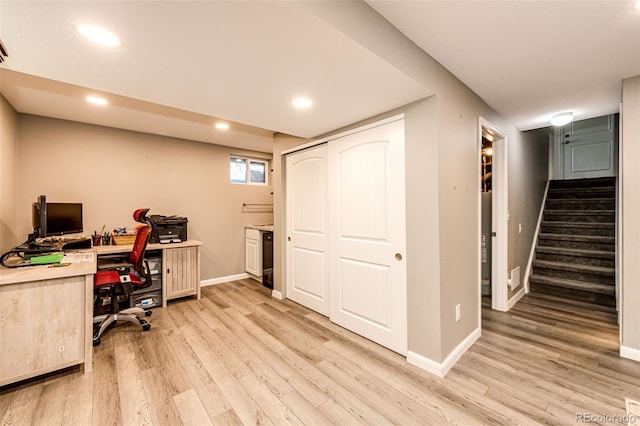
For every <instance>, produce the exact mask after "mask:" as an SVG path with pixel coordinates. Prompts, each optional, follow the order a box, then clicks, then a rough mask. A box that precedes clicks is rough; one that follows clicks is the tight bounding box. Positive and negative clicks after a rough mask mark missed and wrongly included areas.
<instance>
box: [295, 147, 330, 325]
mask: <svg viewBox="0 0 640 426" xmlns="http://www.w3.org/2000/svg"><path fill="white" fill-rule="evenodd" d="M286 173H287V178H286V203H287V206H286V216H287V226H286V229H287V240H288V241H287V243H286V244H287V249H286V250H287V254H286V265H287V266H286V269H287V270H286V279H285V280H286V287H285V290H286V297H287V298H288V299H291V300H293V301H294V302H297V303H300V304H301V305H303V306H306V307H307V308H309V309H313V310H314V311H316V312H319V313H321V314H322V315H327V316H328V315H329V260H328V250H329V233H328V227H329V221H328V218H327V185H328V177H327V144H322V145H318V146H315V147H312V148H307V149H305V150H303V151H299V152H296V153H293V154H289V155H287V157H286Z"/></svg>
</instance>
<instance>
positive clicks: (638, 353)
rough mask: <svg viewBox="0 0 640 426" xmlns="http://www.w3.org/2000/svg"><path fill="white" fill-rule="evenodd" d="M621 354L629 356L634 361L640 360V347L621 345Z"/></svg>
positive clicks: (625, 356) (623, 356)
mask: <svg viewBox="0 0 640 426" xmlns="http://www.w3.org/2000/svg"><path fill="white" fill-rule="evenodd" d="M620 356H621V357H622V358H628V359H632V360H634V361H640V349H635V348H630V347H628V346H622V345H620Z"/></svg>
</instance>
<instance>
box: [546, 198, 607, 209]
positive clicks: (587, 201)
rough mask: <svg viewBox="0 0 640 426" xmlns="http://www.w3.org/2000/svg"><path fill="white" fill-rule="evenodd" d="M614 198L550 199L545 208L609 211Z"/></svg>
mask: <svg viewBox="0 0 640 426" xmlns="http://www.w3.org/2000/svg"><path fill="white" fill-rule="evenodd" d="M615 202H616V199H615V198H552V199H549V200H547V201H546V204H545V207H546V208H549V209H553V210H611V209H612V208H615Z"/></svg>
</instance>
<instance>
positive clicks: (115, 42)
mask: <svg viewBox="0 0 640 426" xmlns="http://www.w3.org/2000/svg"><path fill="white" fill-rule="evenodd" d="M73 29H74V30H75V31H76V32H77V33H78V34H80V35H81V36H82V37H84V38H86V39H87V40H89V41H90V42H92V43H95V44H99V45H100V46H105V47H111V48H114V49H115V48H118V47H120V46H122V42H121V41H120V39H119V38H118V37H116V35H115V34H113V33H111V32H109V31H107V30H105V29H104V28H100V27H98V26H96V25H93V24H87V23H84V22H76V23H75V24H73Z"/></svg>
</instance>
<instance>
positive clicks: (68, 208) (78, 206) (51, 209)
mask: <svg viewBox="0 0 640 426" xmlns="http://www.w3.org/2000/svg"><path fill="white" fill-rule="evenodd" d="M46 216H47V220H46V222H47V227H46V236H47V237H50V236H54V235H64V234H77V233H80V232H82V231H83V228H82V203H47V215H46Z"/></svg>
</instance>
